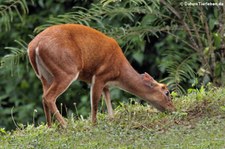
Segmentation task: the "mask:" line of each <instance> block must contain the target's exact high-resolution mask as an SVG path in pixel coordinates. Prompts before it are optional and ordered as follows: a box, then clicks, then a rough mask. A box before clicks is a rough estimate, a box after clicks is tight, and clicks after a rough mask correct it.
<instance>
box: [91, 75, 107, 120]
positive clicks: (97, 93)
mask: <svg viewBox="0 0 225 149" xmlns="http://www.w3.org/2000/svg"><path fill="white" fill-rule="evenodd" d="M103 87H104V85H103V83H102V82H100V81H97V80H95V76H93V78H92V85H91V93H90V98H91V120H92V123H93V124H96V123H97V118H96V117H97V112H98V102H99V100H100V97H101V94H102V90H103Z"/></svg>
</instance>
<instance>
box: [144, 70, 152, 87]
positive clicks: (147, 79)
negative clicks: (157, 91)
mask: <svg viewBox="0 0 225 149" xmlns="http://www.w3.org/2000/svg"><path fill="white" fill-rule="evenodd" d="M142 79H143V80H144V82H145V85H147V86H149V87H153V86H154V79H153V78H152V77H151V76H150V75H149V74H148V73H147V72H145V73H144V74H142Z"/></svg>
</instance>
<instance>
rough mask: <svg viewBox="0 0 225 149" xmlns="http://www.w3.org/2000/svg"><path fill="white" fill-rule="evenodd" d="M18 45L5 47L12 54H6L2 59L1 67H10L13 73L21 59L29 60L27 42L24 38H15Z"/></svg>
mask: <svg viewBox="0 0 225 149" xmlns="http://www.w3.org/2000/svg"><path fill="white" fill-rule="evenodd" d="M15 42H16V43H17V44H18V47H5V49H6V50H10V54H7V55H5V56H4V57H3V58H2V59H1V65H0V66H1V68H10V70H11V73H13V70H14V68H15V67H16V66H17V65H18V64H19V63H20V61H21V60H22V61H24V60H26V62H28V61H27V48H26V47H27V43H26V42H25V41H23V40H15Z"/></svg>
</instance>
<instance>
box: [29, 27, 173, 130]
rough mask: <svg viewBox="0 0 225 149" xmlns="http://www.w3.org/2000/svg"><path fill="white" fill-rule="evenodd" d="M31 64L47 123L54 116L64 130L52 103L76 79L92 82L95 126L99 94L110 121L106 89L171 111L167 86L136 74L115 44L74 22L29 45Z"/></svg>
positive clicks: (109, 103) (50, 28)
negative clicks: (102, 97)
mask: <svg viewBox="0 0 225 149" xmlns="http://www.w3.org/2000/svg"><path fill="white" fill-rule="evenodd" d="M28 55H29V60H30V63H31V65H32V67H33V69H34V70H35V73H36V75H37V77H38V78H39V79H40V80H41V82H42V85H43V99H42V103H43V107H44V112H45V116H46V120H47V124H48V126H49V127H50V126H51V114H54V116H55V117H56V119H57V120H58V121H59V123H60V124H61V126H62V127H66V125H67V123H66V121H65V120H64V119H63V117H62V115H61V114H60V113H59V111H58V109H57V106H56V104H55V102H56V99H57V98H58V97H59V96H60V95H61V94H62V93H63V92H64V91H65V90H66V89H67V88H68V87H69V86H70V84H71V83H72V82H73V81H75V80H78V79H79V80H82V81H85V82H87V83H89V84H91V93H90V96H91V97H90V98H91V117H92V122H93V123H96V121H97V119H96V114H97V109H98V102H99V100H100V97H101V95H102V93H103V94H104V96H105V102H106V106H107V109H108V114H109V116H110V117H113V109H112V105H111V99H110V93H109V86H110V85H112V86H115V87H119V88H121V89H123V90H125V91H127V92H129V93H131V94H133V95H136V96H138V97H140V98H142V99H144V100H145V101H147V102H149V103H150V104H152V105H153V106H154V107H156V108H157V109H158V110H160V111H173V110H174V109H175V108H174V106H173V104H172V101H171V98H170V94H169V91H168V89H167V86H166V85H164V84H161V83H158V82H157V81H155V80H154V79H153V78H152V77H151V76H150V75H149V74H147V73H144V74H139V73H137V72H136V71H135V70H134V68H133V67H132V66H131V65H130V63H129V62H128V60H127V59H126V58H125V56H124V54H123V52H122V50H121V48H120V47H119V45H118V44H117V42H116V41H115V40H114V39H112V38H110V37H108V36H106V35H104V34H103V33H101V32H99V31H97V30H95V29H92V28H90V27H86V26H83V25H77V24H64V25H55V26H52V27H49V28H47V29H45V30H44V31H43V32H41V33H39V34H38V35H37V36H36V37H35V38H34V39H33V40H32V41H31V42H30V43H29V46H28Z"/></svg>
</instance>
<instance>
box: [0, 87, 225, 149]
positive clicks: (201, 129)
mask: <svg viewBox="0 0 225 149" xmlns="http://www.w3.org/2000/svg"><path fill="white" fill-rule="evenodd" d="M203 90H204V91H203ZM197 92H198V93H197ZM196 93H197V94H201V95H202V99H201V100H198V99H196V95H197V94H196ZM224 93H225V89H224V88H209V89H208V91H207V89H206V88H203V87H202V89H201V91H197V90H195V91H194V90H193V91H192V92H191V93H190V94H189V95H188V96H182V97H180V98H175V99H174V100H175V105H176V106H177V109H178V110H177V112H174V113H172V114H165V113H159V112H157V111H156V110H154V109H152V108H150V107H148V106H147V107H146V106H143V105H140V104H138V103H135V104H133V105H131V104H121V106H119V107H117V108H116V111H115V118H114V119H113V120H109V119H108V117H107V115H105V114H100V113H98V119H99V121H98V124H97V125H95V126H93V125H92V124H91V122H90V121H89V120H84V119H81V118H80V119H79V120H76V121H75V120H74V119H75V118H74V115H71V117H70V118H69V119H68V121H69V126H68V128H66V129H61V128H59V127H58V125H57V124H54V125H53V127H52V128H47V126H46V125H42V124H41V125H39V126H38V127H34V126H33V124H28V125H27V126H26V127H24V126H22V127H21V128H20V129H18V130H16V131H13V132H5V131H4V130H3V132H5V133H4V134H3V135H1V136H0V140H1V145H0V148H24V147H25V148H78V149H79V148H146V149H147V148H149V147H150V148H169V149H170V148H171V149H174V148H208V147H210V148H223V147H224V145H225V143H224V139H225V137H224V131H225V119H224V111H223V110H222V109H221V108H219V107H224V103H225V98H224V97H225V96H224ZM0 130H1V129H0ZM121 140H122V141H121ZM165 140H166V141H165Z"/></svg>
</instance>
